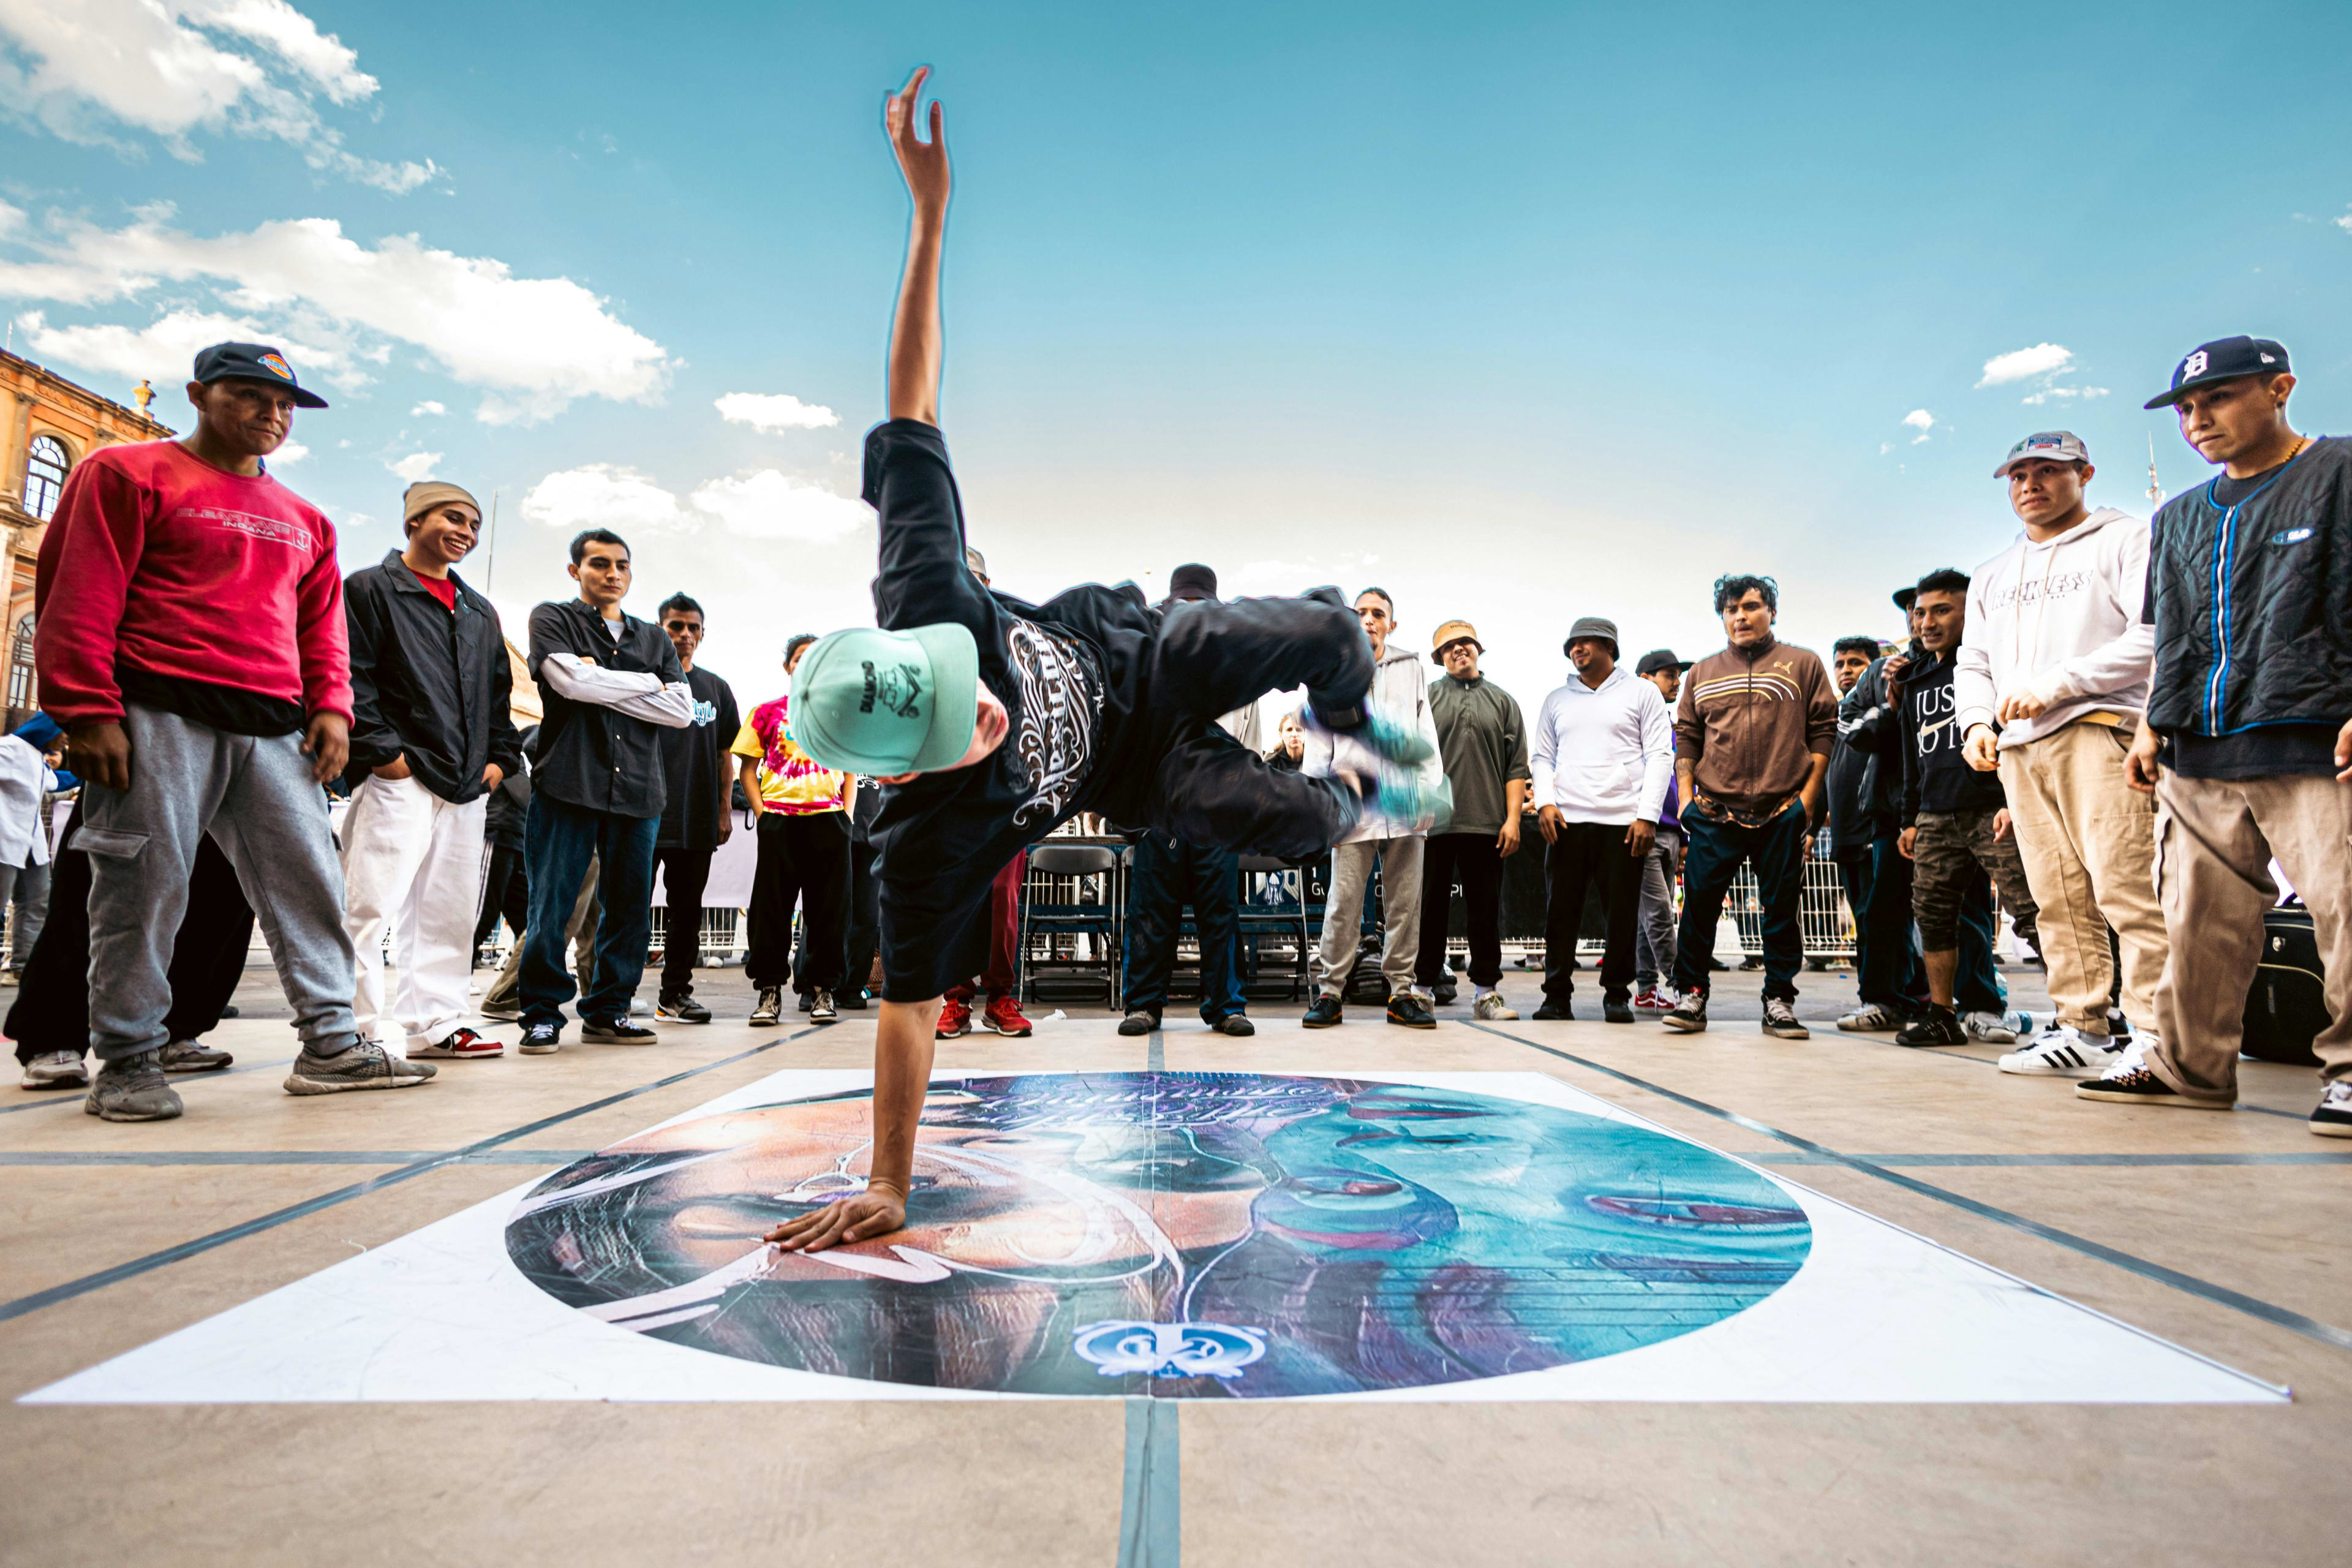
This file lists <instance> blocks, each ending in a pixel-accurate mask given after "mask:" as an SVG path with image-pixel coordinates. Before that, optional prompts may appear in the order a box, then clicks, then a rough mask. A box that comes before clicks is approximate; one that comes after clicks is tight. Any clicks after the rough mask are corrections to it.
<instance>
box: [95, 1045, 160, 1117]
mask: <svg viewBox="0 0 2352 1568" xmlns="http://www.w3.org/2000/svg"><path fill="white" fill-rule="evenodd" d="M155 1056H156V1053H155V1052H153V1051H142V1052H140V1053H139V1054H138V1055H137V1056H135V1057H125V1058H122V1059H121V1061H119V1062H107V1063H105V1064H104V1065H103V1066H101V1067H100V1068H99V1069H98V1076H97V1077H96V1078H95V1079H91V1080H90V1085H89V1099H88V1100H83V1101H82V1102H81V1108H82V1109H83V1110H86V1111H88V1112H89V1114H90V1115H92V1116H95V1117H97V1118H99V1119H100V1121H170V1120H171V1119H172V1118H173V1117H174V1116H177V1115H179V1114H180V1097H179V1096H178V1095H176V1094H174V1093H173V1092H172V1086H171V1085H170V1084H168V1083H166V1082H164V1081H163V1067H162V1066H161V1065H160V1064H159V1063H157V1061H156V1060H155Z"/></svg>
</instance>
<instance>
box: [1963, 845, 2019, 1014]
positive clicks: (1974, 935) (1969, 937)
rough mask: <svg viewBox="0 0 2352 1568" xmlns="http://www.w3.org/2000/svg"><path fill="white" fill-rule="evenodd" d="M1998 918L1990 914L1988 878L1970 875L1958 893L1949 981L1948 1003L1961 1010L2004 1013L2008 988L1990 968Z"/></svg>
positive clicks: (1992, 966) (1989, 884) (1997, 971)
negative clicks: (1954, 964)
mask: <svg viewBox="0 0 2352 1568" xmlns="http://www.w3.org/2000/svg"><path fill="white" fill-rule="evenodd" d="M1959 936H1960V944H1959V952H1960V967H1959V972H1958V974H1956V975H1955V976H1954V977H1953V981H1952V1005H1953V1006H1954V1007H1955V1008H1957V1009H1958V1010H1959V1011H1960V1012H1962V1013H2005V1012H2007V1011H2008V1010H2009V987H2008V986H2006V985H2004V984H2001V981H2000V970H1999V969H1997V968H1995V967H1994V963H1993V958H1994V955H1993V950H1992V949H1993V941H1994V939H1995V938H1996V937H1998V936H2000V920H1999V919H1998V918H1997V917H1996V916H1995V915H1994V913H1993V907H1992V879H1991V878H1990V877H1971V878H1970V879H1969V885H1968V886H1967V887H1966V888H1965V889H1962V890H1961V893H1960V919H1959Z"/></svg>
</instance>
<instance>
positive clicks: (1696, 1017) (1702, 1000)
mask: <svg viewBox="0 0 2352 1568" xmlns="http://www.w3.org/2000/svg"><path fill="white" fill-rule="evenodd" d="M1658 1022H1659V1023H1661V1024H1664V1026H1666V1027H1667V1028H1669V1029H1672V1030H1673V1031H1674V1032H1675V1034H1677V1035H1696V1034H1700V1033H1702V1032H1704V1031H1705V1030H1706V992H1704V991H1685V992H1684V993H1683V998H1682V1000H1681V1001H1679V1002H1677V1003H1675V1010H1674V1011H1673V1012H1671V1013H1669V1014H1667V1015H1666V1016H1664V1017H1663V1018H1661V1019H1659V1020H1658Z"/></svg>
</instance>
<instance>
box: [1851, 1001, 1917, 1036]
mask: <svg viewBox="0 0 2352 1568" xmlns="http://www.w3.org/2000/svg"><path fill="white" fill-rule="evenodd" d="M1909 1022H1910V1020H1909V1019H1908V1018H1907V1017H1906V1016H1904V1015H1902V1014H1901V1013H1898V1012H1896V1011H1895V1009H1894V1008H1892V1007H1889V1006H1888V1005H1886V1004H1885V1003H1884V1002H1864V1004H1863V1005H1860V1006H1859V1007H1856V1008H1855V1009H1854V1010H1853V1012H1851V1013H1847V1014H1844V1015H1843V1016H1840V1017H1839V1019H1838V1021H1837V1026H1838V1027H1839V1028H1841V1029H1843V1030H1845V1031H1846V1032H1847V1033H1848V1034H1852V1035H1883V1034H1885V1032H1886V1031H1887V1030H1889V1029H1899V1028H1901V1027H1902V1026H1904V1025H1905V1024H1907V1023H1909Z"/></svg>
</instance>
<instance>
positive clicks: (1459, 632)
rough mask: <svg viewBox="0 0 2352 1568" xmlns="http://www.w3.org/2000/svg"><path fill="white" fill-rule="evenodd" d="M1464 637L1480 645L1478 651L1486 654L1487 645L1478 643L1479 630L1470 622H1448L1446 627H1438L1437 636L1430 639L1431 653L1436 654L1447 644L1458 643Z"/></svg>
mask: <svg viewBox="0 0 2352 1568" xmlns="http://www.w3.org/2000/svg"><path fill="white" fill-rule="evenodd" d="M1463 637H1468V638H1469V639H1470V640H1471V641H1472V642H1474V643H1478V651H1479V652H1480V653H1485V652H1486V644H1485V643H1482V642H1478V631H1477V628H1476V627H1475V626H1472V625H1471V624H1470V623H1469V622H1468V621H1448V622H1446V623H1445V624H1444V626H1440V627H1438V628H1437V633H1436V635H1435V636H1434V637H1431V638H1430V639H1429V651H1430V652H1432V653H1435V652H1436V651H1437V650H1438V649H1439V648H1442V647H1444V646H1445V645H1446V644H1447V643H1450V642H1454V641H1457V640H1459V639H1461V638H1463Z"/></svg>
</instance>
